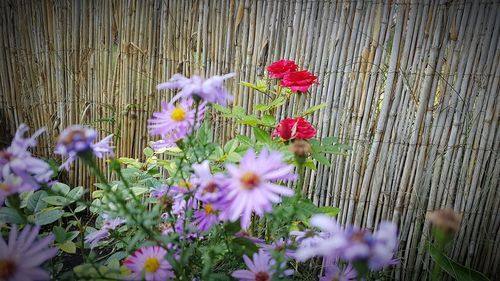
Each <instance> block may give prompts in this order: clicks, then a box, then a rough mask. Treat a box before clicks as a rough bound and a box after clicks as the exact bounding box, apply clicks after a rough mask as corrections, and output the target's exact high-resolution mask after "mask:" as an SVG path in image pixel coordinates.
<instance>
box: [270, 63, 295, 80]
mask: <svg viewBox="0 0 500 281" xmlns="http://www.w3.org/2000/svg"><path fill="white" fill-rule="evenodd" d="M297 68H298V66H297V64H295V62H294V61H293V60H279V61H277V62H273V63H272V64H270V65H269V66H268V67H267V72H268V73H269V76H270V77H272V78H278V79H281V78H283V76H285V74H287V73H290V72H294V71H297Z"/></svg>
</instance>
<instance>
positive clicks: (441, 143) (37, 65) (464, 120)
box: [0, 0, 500, 280]
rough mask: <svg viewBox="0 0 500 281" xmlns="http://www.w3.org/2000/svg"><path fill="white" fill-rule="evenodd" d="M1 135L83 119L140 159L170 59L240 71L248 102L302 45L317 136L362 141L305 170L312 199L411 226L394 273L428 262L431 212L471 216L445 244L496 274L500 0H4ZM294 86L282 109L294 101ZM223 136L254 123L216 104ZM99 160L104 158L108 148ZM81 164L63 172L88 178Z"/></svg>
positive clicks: (79, 180)
mask: <svg viewBox="0 0 500 281" xmlns="http://www.w3.org/2000/svg"><path fill="white" fill-rule="evenodd" d="M0 39H1V42H0V61H1V64H0V88H1V95H0V127H1V128H2V132H3V134H2V135H1V136H0V141H1V144H2V146H4V145H7V144H8V143H9V142H10V139H11V137H12V135H13V133H14V131H15V128H16V126H17V125H18V124H19V123H21V122H24V123H27V124H28V125H29V126H30V127H32V128H33V129H34V128H37V127H41V126H45V127H47V129H48V133H47V134H45V135H43V136H42V137H41V138H40V141H39V143H40V145H39V148H37V150H36V153H37V154H39V155H41V156H44V157H50V156H51V154H50V153H51V151H52V149H53V147H54V142H55V139H56V137H57V135H58V134H59V132H60V131H61V130H62V129H63V128H64V127H66V126H68V125H70V124H74V123H84V124H89V125H92V126H95V127H96V128H98V129H99V131H100V132H101V134H102V135H104V134H108V133H114V134H115V135H116V138H115V145H116V152H117V154H118V155H120V156H127V157H133V158H141V157H143V156H142V148H143V147H145V146H146V145H147V143H148V141H151V140H152V139H151V138H150V137H149V136H148V134H147V127H146V125H147V123H146V122H147V119H148V118H149V117H150V116H151V112H152V111H155V110H158V108H159V104H160V101H161V100H165V99H170V98H171V97H172V96H173V93H172V92H167V91H162V92H157V91H156V89H155V85H156V84H158V83H160V82H163V81H165V80H167V79H168V78H169V77H170V76H171V75H173V74H174V73H177V72H180V73H183V74H185V75H192V74H201V75H204V76H209V75H213V74H224V73H228V72H236V73H237V76H236V79H234V80H231V81H228V83H227V86H228V88H229V89H230V91H231V92H232V93H233V94H234V95H235V103H236V104H239V105H242V106H243V107H244V108H246V109H247V110H251V109H252V106H253V104H255V103H265V102H268V101H269V98H268V97H266V96H263V95H258V94H255V93H253V92H251V91H249V90H248V89H244V88H242V87H241V86H239V84H238V82H239V81H255V80H256V79H258V78H261V77H263V75H264V71H265V66H266V65H268V64H269V63H271V62H273V61H276V60H278V59H282V58H285V59H293V60H296V61H297V62H299V63H300V65H301V66H302V67H304V68H307V69H309V70H310V71H312V72H313V73H314V74H316V75H318V76H319V79H320V82H321V84H320V85H317V86H314V87H313V88H312V90H311V92H310V94H309V97H308V99H302V100H301V101H300V104H299V108H300V109H301V110H303V109H304V108H307V107H309V106H311V105H313V104H319V103H321V102H326V104H327V106H326V107H325V108H324V109H323V110H321V111H320V112H316V113H314V114H313V115H312V116H310V117H309V119H310V121H312V122H313V123H314V124H315V125H316V127H317V129H318V134H319V135H320V136H335V137H338V138H339V141H340V142H342V143H348V144H350V145H351V146H352V147H353V151H352V152H351V153H350V154H349V155H347V156H335V157H330V158H329V160H330V161H331V166H323V165H318V167H317V170H315V171H310V172H308V173H307V174H306V182H307V183H309V186H308V189H307V194H308V195H309V196H310V198H311V199H312V200H313V202H314V203H316V204H319V205H333V206H338V207H340V208H342V213H341V214H340V215H339V218H338V219H339V221H340V222H342V223H344V224H347V223H356V224H358V225H361V226H363V227H367V228H376V226H377V224H378V223H379V222H380V221H381V220H392V221H394V222H396V223H398V225H399V228H400V238H401V243H400V246H399V249H400V250H399V253H398V255H399V256H400V257H401V261H400V265H399V266H398V267H397V268H396V270H395V271H394V272H393V273H392V278H394V279H398V280H410V279H413V280H423V279H426V278H427V277H428V276H429V270H430V258H429V256H428V254H427V253H426V251H425V243H426V241H427V239H428V237H429V234H430V226H429V224H428V222H427V221H426V220H425V216H426V214H427V212H429V211H432V210H435V209H439V208H444V207H450V208H454V209H455V210H456V211H458V212H460V213H461V214H462V216H463V222H462V227H461V229H460V231H459V233H457V235H456V239H455V244H454V247H453V248H452V249H450V255H451V256H452V257H453V258H455V259H457V260H458V261H459V262H461V263H464V264H466V265H468V266H472V267H473V268H475V269H477V270H480V271H482V272H484V273H486V274H487V275H488V276H490V277H492V278H493V279H500V270H499V268H500V235H499V233H500V214H499V211H500V189H499V185H500V184H499V175H500V157H499V149H500V130H499V129H498V128H499V122H498V121H499V117H500V106H499V102H500V100H499V99H500V95H499V94H498V93H499V91H500V88H499V84H500V2H498V1H495V0H452V1H430V0H428V1H425V0H395V1H382V0H365V1H361V0H360V1H352V0H339V1H333V0H331V1H328V0H325V1H321V0H293V1H284V0H274V1H258V0H213V1H209V0H166V1H152V0H149V1H134V0H126V1H118V0H112V1H100V0H93V1H79V0H70V1H54V0H52V1H50V0H44V1H34V0H32V1H28V0H21V1H14V0H8V1H0ZM296 102H299V101H297V100H295V99H293V100H291V101H289V102H288V103H287V104H286V105H285V107H284V109H283V110H280V111H278V112H277V114H278V116H279V117H280V118H285V117H286V116H289V115H290V114H292V113H293V111H294V107H295V103H296ZM212 121H213V123H214V125H215V134H214V135H215V136H216V138H217V140H228V139H230V138H232V137H233V136H234V135H235V134H236V133H243V134H247V135H250V134H251V130H250V128H249V127H247V126H237V125H236V124H234V123H233V122H231V121H228V120H226V119H224V118H222V117H221V116H219V115H218V114H217V113H215V112H214V113H213V115H212ZM102 164H103V163H102ZM87 172H88V171H87V170H86V169H85V168H84V167H82V166H81V165H79V164H76V165H74V167H72V171H71V172H70V173H68V174H67V177H68V178H66V179H65V180H67V181H69V182H71V183H73V184H80V185H84V186H88V187H89V188H90V187H91V184H92V182H93V181H94V180H95V179H94V178H93V177H92V176H90V175H89V174H88V173H87Z"/></svg>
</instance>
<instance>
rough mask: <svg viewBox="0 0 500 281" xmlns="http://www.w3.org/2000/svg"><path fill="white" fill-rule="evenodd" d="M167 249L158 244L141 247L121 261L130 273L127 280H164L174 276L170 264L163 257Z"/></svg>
mask: <svg viewBox="0 0 500 281" xmlns="http://www.w3.org/2000/svg"><path fill="white" fill-rule="evenodd" d="M166 254H167V251H166V250H165V249H163V248H162V247H159V246H150V247H143V248H140V249H139V250H137V251H135V253H133V254H132V255H131V256H129V257H127V258H126V259H125V261H124V262H123V265H125V266H126V267H127V268H128V269H130V271H132V274H131V275H130V276H129V277H128V280H143V279H145V280H148V281H164V280H167V278H172V277H174V273H173V272H172V266H171V265H170V263H168V261H167V260H166V259H165V255H166Z"/></svg>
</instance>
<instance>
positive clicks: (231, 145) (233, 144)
mask: <svg viewBox="0 0 500 281" xmlns="http://www.w3.org/2000/svg"><path fill="white" fill-rule="evenodd" d="M238 145H239V143H238V140H237V139H232V140H230V141H228V142H226V144H225V145H224V152H225V153H226V154H229V153H231V152H233V151H234V150H235V149H236V148H237V147H238Z"/></svg>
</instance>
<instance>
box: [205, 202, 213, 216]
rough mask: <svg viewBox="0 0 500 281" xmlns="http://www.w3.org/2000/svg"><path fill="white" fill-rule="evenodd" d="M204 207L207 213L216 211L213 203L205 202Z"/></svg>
mask: <svg viewBox="0 0 500 281" xmlns="http://www.w3.org/2000/svg"><path fill="white" fill-rule="evenodd" d="M203 209H205V212H206V213H207V214H213V213H214V207H213V206H212V204H205V205H204V206H203Z"/></svg>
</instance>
